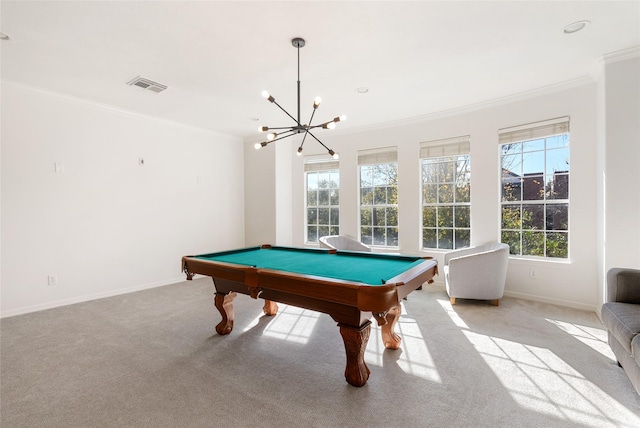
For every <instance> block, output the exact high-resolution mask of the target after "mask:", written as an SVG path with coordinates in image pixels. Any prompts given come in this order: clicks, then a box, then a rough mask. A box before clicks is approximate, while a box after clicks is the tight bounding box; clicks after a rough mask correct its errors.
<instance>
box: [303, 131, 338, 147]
mask: <svg viewBox="0 0 640 428" xmlns="http://www.w3.org/2000/svg"><path fill="white" fill-rule="evenodd" d="M307 134H309V135H311V136H312V137H313V139H314V140H316V141H317V142H318V143H320V145H321V146H322V147H324V148H325V149H327V151H332V150H331V149H330V148H329V147H327V146H325V145H324V143H323V142H322V141H320V140H318V138H317V137H316V136H315V135H313V134H312V133H311V132H309V130H308V129H307Z"/></svg>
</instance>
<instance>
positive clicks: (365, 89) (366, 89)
mask: <svg viewBox="0 0 640 428" xmlns="http://www.w3.org/2000/svg"><path fill="white" fill-rule="evenodd" d="M356 92H357V93H359V94H366V93H367V92H369V88H367V87H366V86H361V87H359V88H356Z"/></svg>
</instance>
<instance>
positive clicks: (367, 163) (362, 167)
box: [358, 147, 398, 247]
mask: <svg viewBox="0 0 640 428" xmlns="http://www.w3.org/2000/svg"><path fill="white" fill-rule="evenodd" d="M358 169H359V172H360V241H362V242H363V243H364V244H367V245H374V246H380V247H398V155H397V149H396V147H385V148H382V149H374V150H363V151H359V152H358Z"/></svg>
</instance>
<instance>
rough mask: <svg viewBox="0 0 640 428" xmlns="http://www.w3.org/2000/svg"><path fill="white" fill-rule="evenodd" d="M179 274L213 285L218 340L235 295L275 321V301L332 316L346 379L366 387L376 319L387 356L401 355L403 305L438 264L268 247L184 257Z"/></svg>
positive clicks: (225, 328)
mask: <svg viewBox="0 0 640 428" xmlns="http://www.w3.org/2000/svg"><path fill="white" fill-rule="evenodd" d="M182 269H183V271H184V273H185V274H186V275H187V279H188V280H191V279H192V278H193V276H194V275H195V274H201V275H207V276H210V277H211V278H212V279H213V283H214V285H215V288H216V293H215V298H214V302H215V307H216V308H217V309H218V311H220V315H221V316H222V321H220V323H219V324H218V325H217V326H216V331H217V332H218V334H221V335H225V334H229V333H230V332H231V330H232V329H233V320H234V313H233V299H235V297H236V295H237V293H241V294H246V295H249V296H251V297H253V298H254V299H255V298H258V297H260V298H261V299H264V300H265V303H264V307H263V311H264V313H265V314H266V315H275V314H276V313H277V311H278V306H277V304H276V302H280V303H284V304H287V305H293V306H297V307H300V308H305V309H310V310H314V311H318V312H322V313H326V314H328V315H329V316H331V317H332V318H333V319H334V320H335V321H336V322H337V323H338V326H339V328H340V334H341V335H342V339H343V341H344V347H345V350H346V354H347V366H346V369H345V377H346V380H347V382H348V383H349V384H351V385H353V386H362V385H364V384H365V383H366V382H367V379H368V378H369V373H370V372H369V368H368V367H367V365H366V364H365V362H364V352H365V348H366V347H367V342H368V340H369V334H370V331H371V321H370V319H371V317H372V316H373V317H374V318H375V319H376V321H377V322H378V325H380V326H381V331H382V339H383V342H384V345H385V347H386V348H388V349H398V347H399V345H400V337H399V336H398V335H397V334H396V333H395V332H394V326H395V324H396V321H397V319H398V317H399V316H400V300H401V299H403V298H404V297H406V296H407V295H408V294H409V293H411V292H412V291H413V290H415V289H417V288H419V287H421V286H422V284H424V283H425V282H429V283H431V282H433V276H434V275H436V274H437V273H438V265H437V262H436V261H435V260H434V259H432V258H430V257H411V256H401V255H393V254H377V253H365V252H351V251H339V250H328V249H310V248H290V247H278V246H271V245H263V246H260V247H251V248H243V249H238V250H232V251H223V252H217V253H210V254H202V255H197V256H185V257H183V258H182Z"/></svg>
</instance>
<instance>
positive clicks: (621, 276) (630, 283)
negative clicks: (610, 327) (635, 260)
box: [606, 268, 640, 304]
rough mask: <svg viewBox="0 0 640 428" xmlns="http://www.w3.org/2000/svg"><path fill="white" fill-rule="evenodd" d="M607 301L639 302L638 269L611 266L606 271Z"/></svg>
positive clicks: (639, 274)
mask: <svg viewBox="0 0 640 428" xmlns="http://www.w3.org/2000/svg"><path fill="white" fill-rule="evenodd" d="M606 298H607V302H622V303H636V304H640V270H639V269H627V268H612V269H609V271H608V272H607V295H606Z"/></svg>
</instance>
